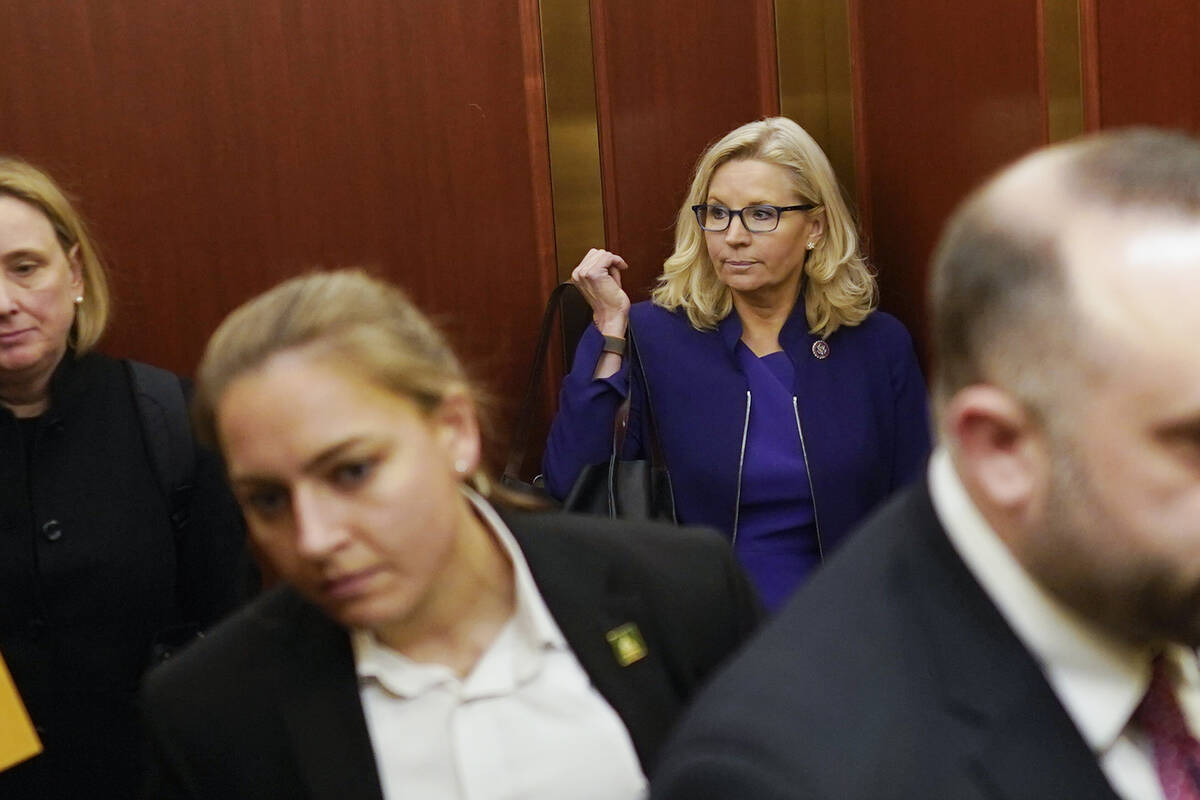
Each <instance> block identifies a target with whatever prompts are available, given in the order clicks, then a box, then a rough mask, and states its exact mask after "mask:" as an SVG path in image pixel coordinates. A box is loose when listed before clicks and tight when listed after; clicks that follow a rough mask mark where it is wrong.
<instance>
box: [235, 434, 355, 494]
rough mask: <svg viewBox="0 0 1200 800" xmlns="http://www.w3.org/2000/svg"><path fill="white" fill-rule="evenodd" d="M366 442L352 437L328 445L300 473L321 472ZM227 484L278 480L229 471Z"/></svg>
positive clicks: (306, 463)
mask: <svg viewBox="0 0 1200 800" xmlns="http://www.w3.org/2000/svg"><path fill="white" fill-rule="evenodd" d="M366 441H368V439H367V437H365V436H352V437H350V438H349V439H345V440H343V441H341V442H338V443H336V444H333V445H330V446H329V447H327V448H325V449H324V450H322V451H321V452H319V453H317V454H316V455H315V456H313V457H312V458H310V459H309V460H308V461H306V462H304V464H303V465H302V466H301V467H300V471H301V472H304V473H314V472H321V471H322V470H323V469H324V468H325V467H327V466H328V465H329V464H330V463H331V462H333V461H336V460H337V459H338V458H339V457H340V456H341V455H342V454H343V453H345V452H346V451H347V450H352V449H354V448H355V447H358V446H360V445H361V444H363V443H364V442H366ZM229 482H230V483H237V484H264V483H278V480H277V479H275V478H268V477H264V476H261V475H255V474H254V473H249V474H245V475H239V474H235V473H233V472H232V471H231V472H230V473H229Z"/></svg>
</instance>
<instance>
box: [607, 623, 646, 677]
mask: <svg viewBox="0 0 1200 800" xmlns="http://www.w3.org/2000/svg"><path fill="white" fill-rule="evenodd" d="M604 638H605V639H608V643H609V644H610V645H612V649H613V655H615V656H616V657H617V663H618V664H620V665H621V666H622V667H628V666H629V665H630V664H635V663H637V662H638V661H641V660H642V659H643V658H645V657H646V640H645V639H643V638H642V632H641V631H639V630H638V626H637V625H634V624H633V623H632V622H626V623H625V624H624V625H618V626H617V627H615V628H613V629H612V630H611V631H609V632H608V633H606V634H604Z"/></svg>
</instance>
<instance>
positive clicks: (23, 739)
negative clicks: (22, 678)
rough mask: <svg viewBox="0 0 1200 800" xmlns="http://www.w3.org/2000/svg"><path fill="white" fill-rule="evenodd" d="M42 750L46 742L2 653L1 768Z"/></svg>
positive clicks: (0, 687)
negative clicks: (41, 739) (30, 718)
mask: <svg viewBox="0 0 1200 800" xmlns="http://www.w3.org/2000/svg"><path fill="white" fill-rule="evenodd" d="M40 752H42V743H41V742H40V741H39V740H38V737H37V733H35V732H34V730H33V723H32V722H31V721H30V720H29V714H28V713H27V712H26V711H25V704H24V703H22V702H21V695H19V694H17V687H16V685H15V684H14V683H13V679H12V675H9V674H8V667H7V666H5V664H4V658H3V657H2V656H0V770H5V769H8V768H9V767H11V766H12V765H14V764H18V763H20V762H22V761H24V760H25V759H27V758H32V757H33V756H36V755H37V754H38V753H40Z"/></svg>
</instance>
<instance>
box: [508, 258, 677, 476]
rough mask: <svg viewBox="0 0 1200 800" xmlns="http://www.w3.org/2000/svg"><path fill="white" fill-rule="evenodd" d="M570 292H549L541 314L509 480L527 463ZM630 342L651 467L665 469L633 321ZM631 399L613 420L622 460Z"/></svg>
mask: <svg viewBox="0 0 1200 800" xmlns="http://www.w3.org/2000/svg"><path fill="white" fill-rule="evenodd" d="M569 289H575V284H574V283H572V282H571V281H563V282H562V283H560V284H558V286H555V287H554V290H553V291H552V292H550V297H549V299H548V300H547V301H546V310H545V311H543V312H542V328H541V330H540V331H539V332H538V340H537V346H536V347H535V348H534V353H533V365H532V366H531V367H530V369H529V380H528V381H526V383H525V397H524V399H523V400H522V401H521V412H520V415H519V416H518V417H517V425H516V427H515V428H514V429H513V435H512V440H511V442H510V444H509V447H508V461H507V463H506V464H505V466H504V473H503V476H504V478H506V479H509V480H518V481H519V480H520V473H521V465H522V464H524V463H525V453H526V451H527V449H528V445H529V433H530V429H531V428H532V427H533V418H534V413H535V410H536V409H535V401H536V398H537V391H538V388H539V387H540V386H541V384H542V376H543V375H544V374H545V371H546V352H547V350H548V349H549V347H550V337H551V335H552V334H553V333H554V323H555V320H556V319H557V318H558V315H559V311H560V309H561V308H562V296H563V294H564V293H565V292H566V291H568V290H569ZM625 336H626V338H627V339H628V340H629V357H630V359H631V363H630V368H631V369H632V368H634V366H635V365H636V368H637V370H638V373H639V374H640V375H641V376H642V385H643V386H645V387H646V409H645V414H646V420H647V423H648V429H649V432H650V447H649V449H648V452H649V454H650V463H651V465H652V466H655V467H659V466H665V464H666V460H665V459H664V458H663V453H662V444H661V443H660V442H659V440H658V427H657V425H656V424H655V421H654V412H653V408H652V406H653V403H652V402H651V400H650V383H649V381H647V380H646V371H645V369H644V368H643V367H642V360H641V357H640V356H639V355H638V352H637V343H636V341H635V340H634V336H633V321H632V320H630V322H629V326H628V328H627V329H626V333H625ZM631 395H632V384H631V391H630V392H627V393H626V394H625V400H624V401H623V402H622V403H621V406H620V408H618V409H617V416H616V418H615V419H614V420H613V454H614V457H617V458H619V457H620V453H621V446H622V445H623V444H624V441H625V429H626V427H627V426H628V418H629V399H630V397H631Z"/></svg>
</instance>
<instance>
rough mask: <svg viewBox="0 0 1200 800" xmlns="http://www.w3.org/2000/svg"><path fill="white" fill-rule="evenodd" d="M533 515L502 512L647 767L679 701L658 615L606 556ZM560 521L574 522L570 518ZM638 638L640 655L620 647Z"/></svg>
mask: <svg viewBox="0 0 1200 800" xmlns="http://www.w3.org/2000/svg"><path fill="white" fill-rule="evenodd" d="M537 516H549V517H550V518H554V517H556V516H557V515H537ZM530 519H531V518H530V517H527V516H517V515H506V516H505V521H506V522H507V523H508V525H509V527H510V528H511V529H512V531H513V534H514V536H515V537H516V539H517V542H518V543H519V544H520V546H521V550H522V551H523V552H524V555H525V559H526V561H527V562H528V564H529V569H530V572H531V573H532V574H533V578H534V582H535V583H536V584H537V587H538V591H539V592H540V593H541V595H542V599H543V600H544V601H545V603H546V607H547V608H548V609H549V610H550V613H551V615H552V616H553V617H554V620H555V622H556V623H557V624H558V627H559V629H560V630H561V631H562V633H563V636H564V637H566V640H567V643H568V644H569V645H570V646H571V650H572V651H573V652H574V654H575V657H576V658H577V659H578V660H579V663H580V664H581V665H582V666H583V669H584V671H585V672H587V674H588V677H589V678H590V679H591V681H592V684H593V685H594V686H595V687H596V689H597V691H599V692H600V694H601V695H603V697H604V699H605V700H607V701H608V703H609V705H611V706H612V708H613V710H614V711H616V712H617V715H618V716H620V717H621V719H622V721H623V722H624V723H625V727H626V729H627V730H628V731H629V735H630V738H631V739H632V740H633V745H634V748H635V749H636V750H637V753H638V758H639V759H640V761H641V763H642V768H643V770H649V768H650V766H651V765H652V764H653V762H654V757H655V756H656V755H657V753H658V749H659V747H660V746H661V745H662V742H663V740H664V739H665V737H666V734H667V732H668V730H669V729H670V727H671V723H672V722H673V721H674V719H675V717H676V716H677V715H678V713H679V711H680V707H681V700H680V691H681V690H680V688H679V687H678V686H677V681H676V680H674V679H673V677H672V674H671V670H670V666H669V664H668V663H667V662H666V661H665V660H664V656H665V655H667V654H666V653H665V650H666V648H665V647H664V638H663V636H662V634H661V632H660V631H659V629H658V626H657V624H656V623H655V618H654V615H653V614H651V613H649V609H648V608H647V607H646V604H645V602H644V600H643V599H642V597H641V595H640V593H639V592H638V590H637V587H636V586H635V585H633V583H632V582H631V581H629V580H628V578H627V577H626V576H625V575H624V572H623V570H621V569H620V568H619V565H617V564H615V563H613V560H612V559H611V558H609V557H608V555H607V554H602V553H600V552H598V551H597V550H595V549H593V548H588V547H583V546H580V543H581V541H582V539H581V538H580V537H577V536H571V535H567V533H566V532H565V531H563V532H559V531H551V530H545V529H539V528H537V526H533V528H534V529H531V526H530V525H529V521H530ZM559 519H560V520H561V521H562V524H563V525H569V524H570V522H569V520H570V517H566V516H564V517H560V518H559ZM639 644H640V645H643V646H644V647H642V648H641V649H642V652H641V653H638V652H637V648H636V647H635V649H634V652H633V653H632V654H631V653H629V652H624V653H622V652H620V651H621V650H622V647H623V645H639ZM631 656H632V657H631Z"/></svg>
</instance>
